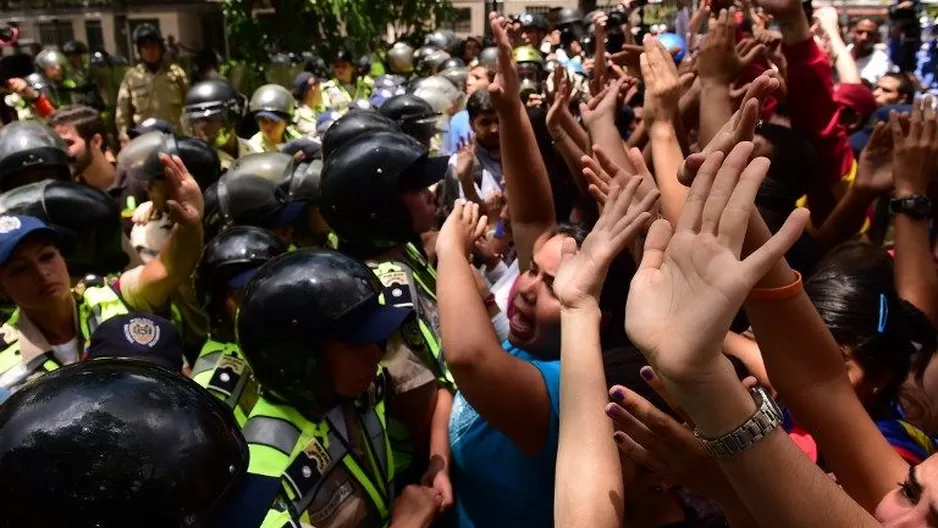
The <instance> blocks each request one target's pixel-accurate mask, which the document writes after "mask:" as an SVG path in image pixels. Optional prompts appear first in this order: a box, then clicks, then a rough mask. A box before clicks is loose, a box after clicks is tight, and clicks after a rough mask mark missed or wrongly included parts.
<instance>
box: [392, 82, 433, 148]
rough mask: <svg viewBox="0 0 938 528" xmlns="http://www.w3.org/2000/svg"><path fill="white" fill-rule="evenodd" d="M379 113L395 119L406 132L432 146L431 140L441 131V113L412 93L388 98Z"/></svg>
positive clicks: (427, 145) (422, 142) (425, 145)
mask: <svg viewBox="0 0 938 528" xmlns="http://www.w3.org/2000/svg"><path fill="white" fill-rule="evenodd" d="M379 113H380V114H381V115H383V116H385V117H387V118H389V119H392V120H394V122H396V123H397V124H398V125H399V126H400V127H401V130H403V131H404V133H405V134H407V135H409V136H410V137H412V138H414V139H416V140H417V141H419V142H420V143H421V144H422V145H423V146H424V147H426V148H428V149H429V148H430V141H431V140H432V139H433V136H435V135H436V134H437V133H438V132H439V121H440V114H439V113H438V112H435V111H434V110H433V107H432V106H430V103H428V102H426V101H424V100H423V99H421V98H419V97H417V96H416V95H412V94H404V95H398V96H396V97H392V98H391V99H388V100H387V101H386V102H385V103H384V105H383V106H382V107H381V109H380V110H379Z"/></svg>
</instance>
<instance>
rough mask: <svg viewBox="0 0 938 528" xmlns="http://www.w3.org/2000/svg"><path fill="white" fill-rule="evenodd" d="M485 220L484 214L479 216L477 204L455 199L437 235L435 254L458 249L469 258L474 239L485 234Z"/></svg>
mask: <svg viewBox="0 0 938 528" xmlns="http://www.w3.org/2000/svg"><path fill="white" fill-rule="evenodd" d="M486 222H487V218H486V216H485V215H482V216H479V204H477V203H473V202H467V201H466V200H463V199H462V198H460V199H457V200H456V202H455V203H454V204H453V210H452V211H451V212H450V214H449V216H448V217H447V218H446V222H444V223H443V227H442V228H440V234H439V236H437V239H436V253H437V255H442V254H443V253H445V252H447V251H459V252H460V253H462V254H463V255H465V256H466V258H469V254H470V253H471V252H472V249H473V248H474V246H475V241H476V240H478V239H479V237H481V236H482V235H483V234H485V228H486Z"/></svg>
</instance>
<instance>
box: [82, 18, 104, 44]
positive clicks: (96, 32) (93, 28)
mask: <svg viewBox="0 0 938 528" xmlns="http://www.w3.org/2000/svg"><path fill="white" fill-rule="evenodd" d="M85 38H87V39H88V49H89V50H92V51H94V50H99V49H101V50H103V49H104V30H102V29H101V21H100V20H85Z"/></svg>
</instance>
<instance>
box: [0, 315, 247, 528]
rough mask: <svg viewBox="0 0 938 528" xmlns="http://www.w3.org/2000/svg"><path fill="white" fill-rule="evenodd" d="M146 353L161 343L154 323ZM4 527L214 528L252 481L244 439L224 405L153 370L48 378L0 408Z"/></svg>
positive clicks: (102, 367)
mask: <svg viewBox="0 0 938 528" xmlns="http://www.w3.org/2000/svg"><path fill="white" fill-rule="evenodd" d="M127 335H128V336H129V338H130V339H132V340H134V341H135V342H143V343H155V342H157V341H159V340H160V337H161V336H160V334H158V333H155V332H153V328H152V327H151V326H149V325H147V324H146V323H143V322H141V323H135V324H132V325H131V324H129V323H128V328H127ZM0 446H2V447H0V459H2V460H3V463H2V464H0V488H2V492H0V508H2V509H3V520H2V521H0V525H2V526H5V527H6V526H10V527H13V526H37V527H38V526H138V527H141V528H156V527H161V528H162V527H167V526H205V525H206V524H208V523H209V522H211V520H212V516H213V514H214V511H215V510H216V509H217V508H218V507H219V505H221V504H223V503H224V502H225V499H226V496H227V495H228V494H229V493H230V492H231V491H232V490H234V489H235V485H236V483H238V482H239V481H240V480H241V479H242V478H243V476H244V474H245V472H246V470H247V465H248V450H247V445H246V443H245V440H244V437H243V436H242V435H241V433H240V431H238V428H237V425H236V424H235V423H234V420H232V418H231V413H230V412H228V411H227V410H226V409H225V408H224V407H223V406H222V405H220V404H219V403H218V402H217V401H215V400H214V399H213V398H212V397H211V396H209V395H208V394H206V393H205V391H204V390H202V389H201V388H200V387H199V386H198V385H196V384H195V383H193V382H192V381H191V380H188V379H186V378H184V377H182V376H180V375H179V374H177V373H174V372H171V371H170V370H168V369H166V368H164V367H161V366H159V365H155V364H152V363H149V362H146V361H142V360H131V359H111V358H107V359H96V360H91V361H85V362H82V363H80V364H77V365H74V366H71V367H68V368H64V369H61V370H59V371H58V372H55V373H53V374H49V375H47V376H45V377H44V378H43V379H41V380H39V381H38V382H37V383H34V384H31V385H30V386H29V387H26V388H24V389H23V390H22V391H20V392H18V393H17V394H15V395H13V396H12V397H11V398H9V399H8V400H7V402H6V404H5V405H3V407H2V408H0Z"/></svg>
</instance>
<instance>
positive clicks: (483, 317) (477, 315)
mask: <svg viewBox="0 0 938 528" xmlns="http://www.w3.org/2000/svg"><path fill="white" fill-rule="evenodd" d="M438 258H439V260H438V261H437V304H438V307H439V312H440V327H441V328H442V329H443V331H442V332H440V333H441V336H442V341H443V350H445V351H446V362H447V363H448V364H449V366H450V368H451V371H452V373H453V376H455V377H456V378H457V379H456V382H457V384H458V383H460V382H459V379H458V374H459V373H460V372H462V371H464V369H462V368H460V367H461V366H466V365H468V366H471V365H477V364H478V363H479V362H480V361H484V358H485V356H486V355H487V354H488V353H489V352H490V351H496V352H501V346H500V345H499V342H498V337H497V336H496V335H495V331H494V330H493V329H492V324H491V319H490V318H489V315H488V313H487V312H486V310H485V304H484V303H483V301H482V299H481V298H480V297H479V292H478V289H477V288H476V285H475V278H474V277H473V274H472V268H471V267H470V264H469V260H468V259H467V258H466V257H465V256H464V255H461V254H459V253H457V252H452V251H443V252H441V253H440V254H439V255H438Z"/></svg>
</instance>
